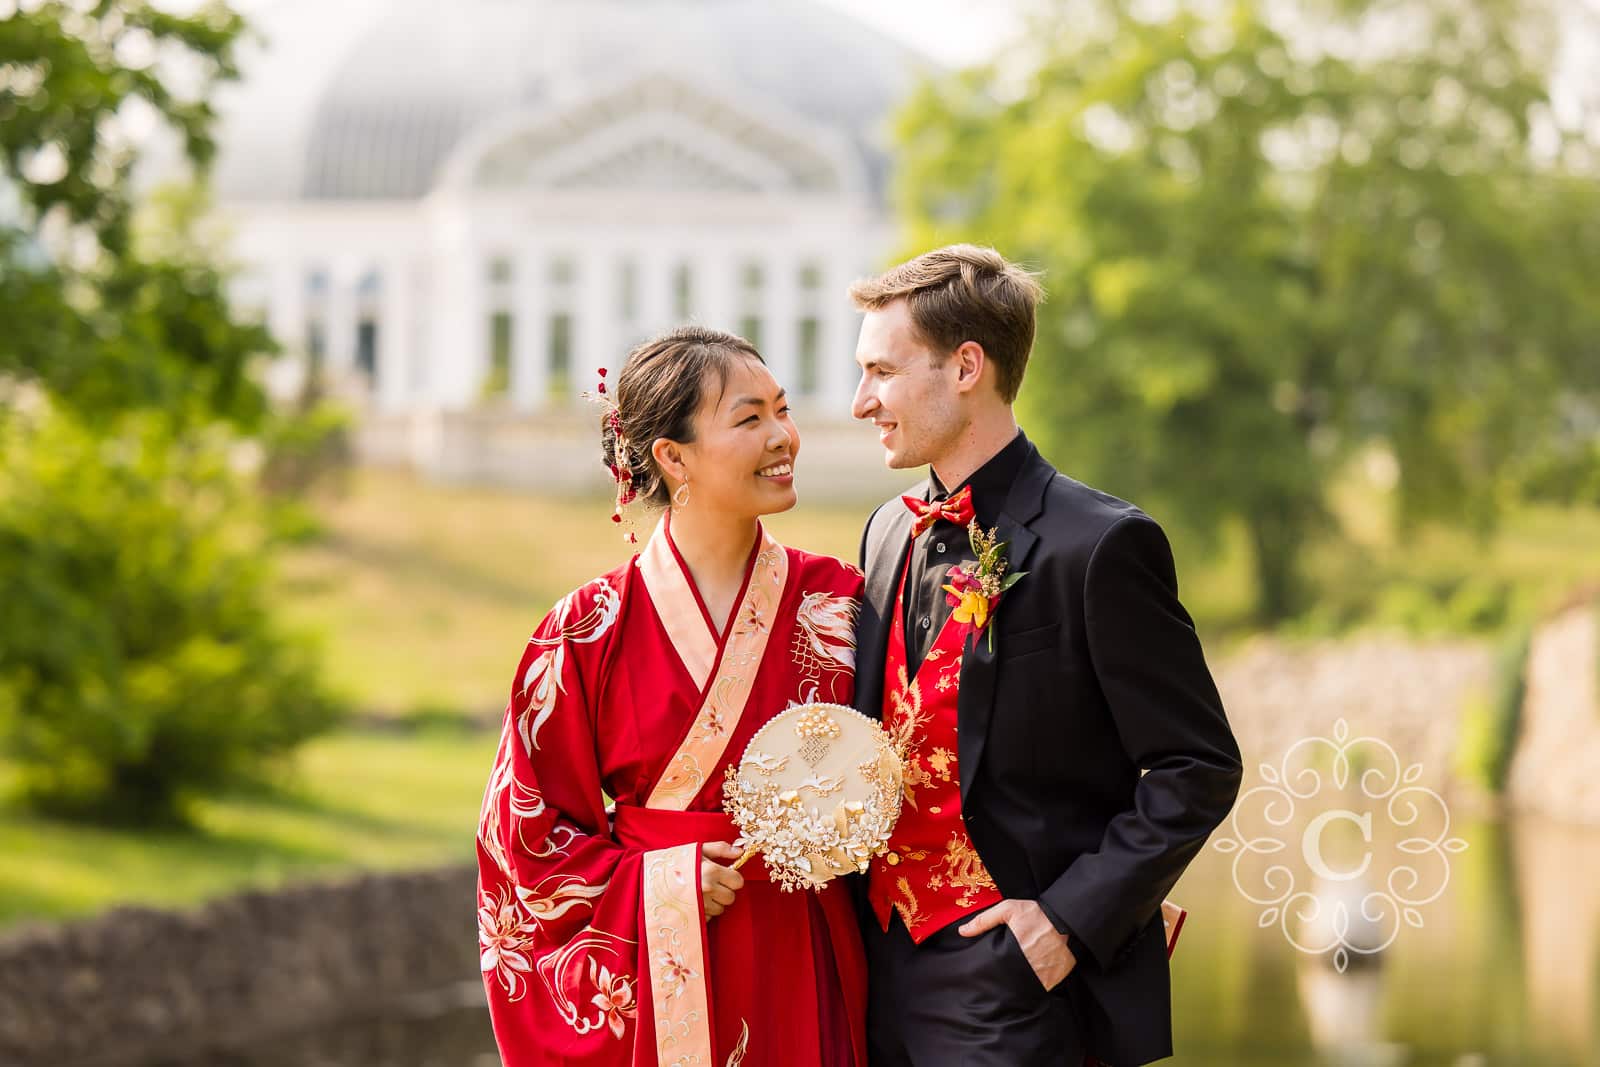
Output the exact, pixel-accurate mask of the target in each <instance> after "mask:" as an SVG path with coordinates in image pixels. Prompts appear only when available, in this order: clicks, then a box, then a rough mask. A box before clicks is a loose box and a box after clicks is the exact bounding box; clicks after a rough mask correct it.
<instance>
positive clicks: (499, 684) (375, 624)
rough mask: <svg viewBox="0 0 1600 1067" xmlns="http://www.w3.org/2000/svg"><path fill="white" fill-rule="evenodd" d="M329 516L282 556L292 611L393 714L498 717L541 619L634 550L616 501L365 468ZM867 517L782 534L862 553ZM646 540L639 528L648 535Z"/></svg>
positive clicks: (369, 706)
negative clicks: (619, 526) (620, 527)
mask: <svg viewBox="0 0 1600 1067" xmlns="http://www.w3.org/2000/svg"><path fill="white" fill-rule="evenodd" d="M636 510H637V509H636ZM321 512H322V514H323V516H324V520H325V522H326V523H327V537H326V538H325V539H323V540H322V541H320V542H318V543H315V544H311V545H307V546H304V547H301V548H298V549H296V550H295V551H293V552H291V553H290V554H289V555H288V557H287V558H286V559H285V560H284V562H283V566H282V567H281V570H282V589H283V593H284V597H283V606H284V608H285V612H286V614H287V616H288V618H289V619H290V620H291V621H293V622H296V623H300V624H303V625H306V626H309V627H311V628H312V629H314V630H316V631H318V632H319V633H320V634H321V635H322V638H323V640H324V643H325V647H326V650H327V657H326V662H327V670H328V674H329V677H330V680H331V681H332V683H333V684H334V685H335V686H336V687H337V688H338V689H339V690H340V691H341V692H342V693H343V694H345V695H346V696H347V697H348V698H349V699H350V700H351V701H352V702H353V703H355V704H356V705H357V706H358V707H360V708H362V709H364V710H368V711H375V712H381V713H388V714H400V715H404V714H410V713H414V712H418V711H437V710H446V711H466V712H469V713H473V714H479V715H498V714H499V712H500V711H501V709H503V708H504V707H505V702H506V695H507V693H508V691H509V688H510V684H511V673H512V672H513V671H514V670H515V669H516V665H517V660H518V659H519V658H520V657H521V655H522V646H523V643H524V642H525V641H526V640H527V639H528V634H530V633H531V632H532V631H533V628H534V627H535V626H536V625H537V624H538V622H539V620H540V618H541V617H543V615H544V613H545V612H546V611H548V610H549V608H550V606H551V605H552V604H553V603H554V602H555V601H556V600H557V599H558V598H559V597H561V596H562V595H563V594H565V593H566V592H567V591H568V590H570V589H572V588H573V587H574V586H576V585H579V584H581V583H582V582H585V581H587V580H588V579H590V578H593V577H594V576H595V575H597V574H603V573H604V572H606V571H608V570H610V569H611V568H613V567H615V566H617V565H618V564H620V563H622V562H623V561H624V560H626V559H627V558H628V556H629V555H630V554H631V553H632V551H633V550H632V549H631V548H630V547H629V546H628V545H627V544H625V543H624V542H623V540H622V538H621V536H620V535H619V534H618V533H617V531H616V529H615V527H613V526H612V524H611V522H610V514H611V506H610V503H609V502H608V501H606V500H602V499H592V500H581V499H579V500H575V499H567V498H550V497H538V496H532V495H529V494H526V493H517V492H511V491H505V490H494V489H468V488H454V487H448V486H437V485H428V484H426V483H421V482H418V481H416V480H415V479H413V478H411V477H410V476H407V475H404V474H399V473H395V472H390V471H377V470H362V471H357V472H355V473H354V475H353V477H352V479H351V482H350V491H349V493H348V494H347V495H346V496H344V497H343V498H342V499H338V500H333V501H330V502H328V503H327V505H326V506H325V507H324V508H322V509H321ZM862 518H863V515H862V511H861V509H860V508H859V507H856V506H846V507H833V508H829V507H826V506H807V507H805V508H803V509H799V510H797V511H796V512H794V513H792V514H789V515H781V516H778V517H776V519H775V520H774V521H773V523H772V528H773V531H774V533H775V534H776V536H777V537H778V538H780V539H781V540H784V541H787V542H789V543H792V544H795V545H800V546H804V547H806V548H809V549H812V550H813V551H819V552H830V553H834V554H836V555H847V556H848V557H849V558H851V559H854V558H855V553H856V544H857V541H858V539H859V537H860V533H861V521H862ZM648 532H649V531H648V528H646V527H644V526H642V525H641V527H640V530H639V533H640V536H641V538H643V537H644V536H646V535H647V534H648Z"/></svg>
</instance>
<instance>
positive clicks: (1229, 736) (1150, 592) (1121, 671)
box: [1041, 514, 1242, 967]
mask: <svg viewBox="0 0 1600 1067" xmlns="http://www.w3.org/2000/svg"><path fill="white" fill-rule="evenodd" d="M1083 602H1084V614H1085V620H1084V622H1085V629H1086V633H1087V635H1088V643H1089V653H1090V659H1091V661H1092V663H1093V666H1094V672H1095V676H1096V678H1097V679H1098V681H1099V683H1100V688H1101V690H1102V692H1103V693H1104V694H1105V698H1106V702H1107V704H1108V705H1109V708H1110V713H1111V718H1112V721H1113V723H1114V724H1115V727H1116V731H1117V735H1118V737H1119V738H1120V739H1121V742H1122V747H1123V749H1124V751H1126V752H1127V754H1128V758H1129V759H1130V760H1132V761H1133V762H1134V764H1135V765H1136V766H1138V767H1139V768H1141V769H1142V770H1143V771H1144V772H1145V773H1144V774H1143V776H1142V777H1140V779H1139V782H1138V784H1137V785H1136V786H1135V788H1134V795H1133V806H1132V807H1131V808H1129V809H1128V810H1126V811H1123V812H1121V813H1120V814H1118V815H1116V816H1115V817H1113V818H1112V820H1111V821H1110V823H1109V824H1108V825H1107V827H1106V832H1105V836H1104V837H1103V838H1102V839H1101V842H1100V847H1099V848H1098V849H1096V850H1095V851H1093V852H1088V853H1085V854H1084V855H1082V856H1080V857H1079V858H1078V859H1077V860H1076V861H1074V862H1073V864H1072V865H1071V866H1070V867H1068V868H1067V870H1066V871H1065V872H1064V873H1063V874H1062V875H1061V877H1060V878H1059V879H1057V880H1056V882H1055V883H1054V884H1053V885H1051V886H1050V887H1049V888H1047V889H1046V890H1045V891H1044V893H1043V894H1042V896H1041V904H1042V905H1043V907H1044V908H1045V910H1046V911H1047V912H1048V913H1049V914H1050V916H1051V918H1052V919H1053V920H1054V921H1055V923H1056V925H1057V928H1061V927H1063V926H1065V927H1067V928H1069V929H1070V930H1071V931H1072V932H1073V933H1074V934H1076V935H1077V940H1078V941H1080V942H1082V943H1083V944H1085V945H1087V946H1088V948H1089V950H1090V952H1091V953H1092V954H1093V955H1094V958H1095V960H1096V962H1098V963H1099V964H1100V965H1101V966H1102V967H1109V966H1110V965H1111V964H1112V962H1113V961H1114V960H1115V958H1116V956H1117V954H1118V953H1119V952H1120V950H1121V949H1122V948H1123V947H1125V946H1126V945H1127V944H1128V943H1129V942H1130V940H1131V939H1132V937H1133V935H1135V934H1136V933H1138V932H1139V930H1140V928H1141V927H1142V926H1143V925H1144V924H1145V923H1146V922H1148V921H1149V919H1150V918H1151V916H1153V915H1155V914H1156V912H1157V910H1158V909H1159V908H1160V905H1161V901H1162V900H1163V899H1164V898H1165V897H1166V895H1167V893H1168V892H1169V891H1170V890H1171V889H1172V887H1173V885H1174V884H1175V883H1176V882H1177V880H1178V878H1179V876H1180V875H1182V874H1183V871H1184V868H1186V867H1187V866H1188V865H1189V862H1190V861H1191V860H1192V859H1193V858H1194V856H1195V854H1196V853H1198V852H1199V850H1200V848H1201V846H1202V845H1203V844H1204V843H1205V839H1206V838H1207V837H1208V836H1209V835H1210V834H1211V832H1212V830H1214V829H1215V828H1216V827H1217V825H1218V824H1219V823H1221V822H1222V820H1223V819H1224V818H1226V817H1227V814H1228V811H1229V810H1230V809H1231V808H1232V807H1233V802H1234V798H1235V797H1236V796H1237V795H1238V791H1239V783H1240V780H1241V777H1242V765H1241V763H1240V758H1239V748H1238V744H1237V742H1236V741H1235V740H1234V737H1233V732H1232V730H1231V729H1230V728H1229V726H1228V720H1227V716H1226V715H1225V714H1224V712H1223V708H1222V700H1221V698H1220V697H1219V696H1218V695H1217V689H1216V685H1215V683H1214V682H1213V681H1212V678H1211V673H1210V671H1209V670H1208V669H1207V668H1206V663H1205V656H1204V654H1203V652H1202V651H1201V647H1200V639H1199V637H1198V636H1197V635H1196V633H1195V629H1194V624H1193V622H1192V621H1191V620H1190V618H1189V614H1188V612H1186V611H1185V610H1184V608H1183V605H1182V604H1181V603H1179V601H1178V581H1177V574H1176V571H1175V568H1174V566H1173V562H1172V550H1171V548H1170V547H1169V546H1168V544H1167V539H1166V535H1165V534H1164V533H1163V532H1162V530H1161V527H1160V526H1158V525H1157V524H1156V522H1155V521H1154V520H1153V519H1150V518H1149V517H1148V516H1145V515H1142V514H1134V515H1130V516H1127V517H1125V518H1122V519H1119V520H1118V521H1117V522H1116V523H1115V524H1113V525H1112V526H1111V527H1110V529H1108V530H1107V531H1106V533H1105V534H1104V535H1103V536H1102V537H1101V539H1100V542H1099V544H1098V545H1097V546H1096V548H1095V550H1094V552H1093V553H1092V555H1091V557H1090V560H1089V564H1088V569H1087V573H1086V575H1085V578H1084V596H1083Z"/></svg>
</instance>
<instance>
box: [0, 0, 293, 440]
mask: <svg viewBox="0 0 1600 1067" xmlns="http://www.w3.org/2000/svg"><path fill="white" fill-rule="evenodd" d="M243 31H244V23H243V21H242V20H241V19H240V17H239V16H238V15H237V14H235V13H233V12H232V11H230V10H229V9H228V8H227V7H226V6H224V5H221V4H209V5H206V6H205V7H203V8H201V9H200V10H199V11H197V12H196V13H194V14H191V15H174V14H170V13H168V12H164V11H162V10H160V9H159V8H157V7H155V6H154V5H152V4H149V3H145V2H141V0H94V2H88V0H83V2H77V3H73V2H63V0H47V2H44V3H27V4H21V5H13V10H12V11H11V12H10V13H9V14H7V15H5V16H4V17H0V307H3V308H4V309H5V329H4V330H0V384H3V383H4V382H5V380H6V379H9V380H10V381H11V382H12V383H13V384H14V385H15V383H19V382H30V383H34V384H36V385H39V386H42V387H43V388H45V389H46V390H47V391H48V392H49V394H50V395H51V397H52V398H53V400H55V401H56V402H58V403H62V404H66V405H69V406H71V407H74V408H77V409H79V410H81V411H83V412H86V413H91V414H93V413H107V412H114V411H118V410H129V409H135V408H153V409H160V410H163V411H166V412H167V413H168V414H169V415H170V416H171V417H172V418H174V419H175V420H178V421H205V420H207V419H210V418H216V417H222V418H225V419H229V420H231V421H234V422H235V423H237V424H239V425H241V426H245V427H250V426H253V425H255V424H256V423H257V422H258V421H259V420H260V419H261V418H262V417H263V415H264V414H265V410H266V409H265V404H264V403H263V400H262V396H261V391H260V389H259V388H258V386H257V385H256V384H255V382H254V381H253V380H252V379H251V377H250V376H249V374H248V373H247V367H248V365H249V363H250V362H251V360H253V359H254V358H255V357H257V356H259V355H260V354H261V353H263V352H266V351H270V350H271V347H272V343H271V339H270V338H269V337H268V336H267V334H266V333H265V332H264V331H262V330H261V329H260V327H259V326H256V325H254V324H251V323H246V322H242V321H239V320H238V319H237V318H236V317H235V316H234V315H233V314H232V312H231V310H230V309H229V307H228V303H227V299H226V295H225V293H224V283H223V278H222V276H221V274H220V272H219V271H218V269H217V268H216V266H215V265H214V264H212V263H211V262H209V261H208V260H207V259H205V258H204V257H201V256H198V255H192V254H189V253H188V252H187V251H186V250H185V249H184V248H183V247H182V246H181V245H179V244H178V243H176V242H171V241H166V242H162V243H160V245H159V246H158V247H155V248H154V249H152V248H149V247H146V248H140V247H137V242H135V240H134V225H133V223H134V216H135V207H136V204H135V200H134V196H133V191H132V184H131V180H130V179H131V176H132V172H133V167H134V165H135V163H136V161H137V159H138V154H137V151H136V148H137V145H136V143H135V141H134V139H133V137H132V135H131V134H130V133H129V129H130V127H133V128H137V127H138V125H139V124H140V122H141V116H142V117H143V118H144V119H147V120H153V125H156V126H161V125H165V126H166V127H168V128H170V129H171V130H173V131H175V133H176V134H177V136H178V137H179V139H180V141H181V144H182V146H183V150H184V152H185V154H186V156H187V158H188V159H189V160H190V162H191V163H192V165H193V166H194V168H195V170H196V173H197V175H199V176H202V177H203V175H204V173H205V169H206V167H207V166H208V164H209V163H210V162H211V159H212V156H213V155H214V153H215V148H216V146H215V144H214V142H213V140H212V137H211V127H212V124H213V122H214V120H215V114H214V112H213V110H212V107H211V104H210V103H209V100H210V98H211V96H212V94H213V93H214V91H215V89H216V87H217V86H218V85H219V84H220V83H221V82H224V81H227V80H229V79H232V78H234V77H236V76H237V73H238V71H237V67H236V65H235V60H234V50H235V48H236V46H237V43H238V40H239V37H240V35H241V34H242V32H243ZM178 71H181V72H182V73H183V78H182V80H183V81H185V82H186V83H190V84H191V89H190V91H188V92H186V93H182V94H180V93H178V92H176V91H174V90H173V89H172V88H171V87H170V83H171V82H174V81H177V80H179V79H178V78H176V77H175V76H174V72H178ZM8 201H9V202H10V208H9V211H8V210H7V208H6V206H5V205H6V204H7V202H8ZM8 215H9V216H10V217H9V218H8V217H7V216H8ZM146 244H147V246H148V245H149V244H150V243H149V242H146Z"/></svg>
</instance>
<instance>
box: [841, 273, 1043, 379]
mask: <svg viewBox="0 0 1600 1067" xmlns="http://www.w3.org/2000/svg"><path fill="white" fill-rule="evenodd" d="M1043 298H1044V290H1043V288H1041V287H1040V285H1039V283H1038V281H1037V280H1036V278H1035V276H1034V275H1033V274H1032V273H1030V272H1029V271H1026V270H1024V269H1022V268H1021V267H1019V266H1017V265H1016V264H1015V263H1008V262H1007V261H1006V259H1005V257H1004V256H1002V255H1001V254H1000V253H999V252H996V251H995V250H994V249H992V248H980V247H979V246H977V245H967V244H961V245H949V246H947V247H945V248H936V249H934V250H933V251H932V252H924V253H923V254H922V255H920V256H918V257H917V258H915V259H908V260H906V261H905V262H904V263H902V264H900V265H899V266H898V267H891V268H890V269H889V270H887V271H885V272H884V273H882V274H880V275H878V276H877V277H875V278H863V279H862V280H861V281H858V282H856V283H855V284H854V285H852V286H851V287H850V299H851V300H853V301H855V305H856V307H858V308H860V309H861V310H862V311H878V310H881V309H882V308H885V307H888V306H889V305H890V304H892V303H894V302H895V301H896V300H904V301H906V303H907V305H908V307H909V309H910V311H911V323H912V325H913V326H914V327H915V328H916V331H917V333H918V334H919V335H920V337H921V340H922V341H923V343H924V344H926V345H927V346H928V347H929V348H931V349H932V350H933V358H934V361H935V362H936V363H941V362H943V361H944V360H945V359H946V358H948V357H949V356H950V355H951V354H952V353H953V352H955V350H956V349H958V348H960V347H961V345H962V344H964V343H965V342H967V341H976V342H977V343H978V344H979V345H981V346H982V347H983V354H984V355H985V356H986V357H987V358H988V360H989V361H990V362H991V363H993V364H994V367H995V384H996V386H997V387H998V388H999V390H1000V396H1001V398H1002V399H1003V400H1005V402H1006V403H1008V404H1009V403H1011V402H1012V401H1013V400H1015V399H1016V398H1017V393H1018V391H1019V390H1021V388H1022V375H1023V372H1024V371H1026V370H1027V368H1028V353H1029V352H1030V351H1031V350H1032V349H1033V333H1034V316H1035V309H1036V308H1037V307H1038V304H1039V301H1040V300H1042V299H1043Z"/></svg>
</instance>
